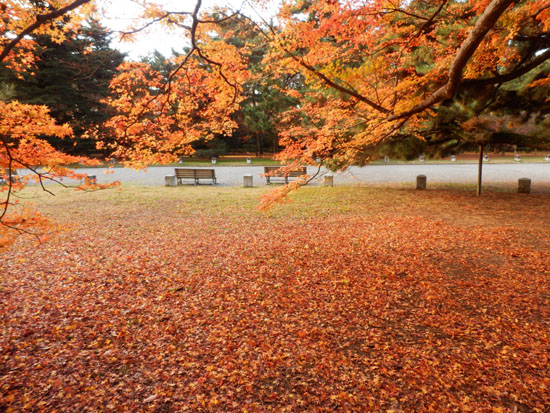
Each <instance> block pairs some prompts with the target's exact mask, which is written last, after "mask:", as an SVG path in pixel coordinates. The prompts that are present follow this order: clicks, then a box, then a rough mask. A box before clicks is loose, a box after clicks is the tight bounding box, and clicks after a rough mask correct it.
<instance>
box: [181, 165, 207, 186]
mask: <svg viewBox="0 0 550 413" xmlns="http://www.w3.org/2000/svg"><path fill="white" fill-rule="evenodd" d="M174 170H175V171H176V179H177V181H178V184H183V180H184V179H193V180H194V181H195V185H198V184H199V179H212V185H216V172H215V171H214V169H191V168H174Z"/></svg>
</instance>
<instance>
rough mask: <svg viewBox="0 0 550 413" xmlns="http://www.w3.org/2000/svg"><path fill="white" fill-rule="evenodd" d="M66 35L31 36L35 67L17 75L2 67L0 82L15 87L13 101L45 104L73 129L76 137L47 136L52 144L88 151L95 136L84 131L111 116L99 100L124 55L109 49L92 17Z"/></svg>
mask: <svg viewBox="0 0 550 413" xmlns="http://www.w3.org/2000/svg"><path fill="white" fill-rule="evenodd" d="M69 38H70V40H67V41H64V42H63V43H61V44H58V43H55V42H53V41H52V40H51V39H50V38H49V37H47V36H40V35H38V36H34V37H33V39H34V40H35V41H36V43H37V45H38V47H37V50H36V54H37V57H38V61H37V63H36V68H35V70H33V71H32V72H29V73H25V74H23V77H22V78H16V77H15V76H14V75H13V72H12V71H8V70H6V69H4V68H2V70H0V83H1V84H3V85H13V88H14V93H12V94H11V97H12V98H13V99H16V100H19V101H20V102H23V103H28V104H36V105H46V106H47V107H48V108H49V109H50V113H51V116H52V117H53V118H54V119H56V121H57V122H58V123H59V124H63V123H68V124H69V125H70V126H71V127H72V128H73V131H74V134H75V137H76V138H77V139H76V141H73V142H70V143H69V142H67V141H64V140H61V139H58V138H55V137H51V138H49V139H48V140H49V141H50V143H52V145H54V147H56V148H58V149H60V150H63V151H64V152H66V153H72V154H90V153H94V152H97V150H96V149H95V143H94V142H93V140H90V139H85V138H84V132H85V131H86V130H90V129H93V128H101V124H102V123H103V122H104V121H105V120H106V119H108V118H109V117H110V115H111V113H110V112H109V109H108V107H107V106H106V105H105V104H103V103H102V99H104V98H105V97H106V96H107V95H108V94H109V88H108V86H109V82H110V81H111V79H112V78H113V76H114V75H115V73H116V68H117V67H118V65H119V64H120V63H122V61H123V60H124V56H125V55H124V54H123V53H121V52H119V51H118V50H115V49H112V48H111V47H110V45H109V42H110V36H109V33H108V32H107V30H106V29H105V28H104V27H103V26H101V24H100V23H99V22H97V21H95V20H91V21H89V22H88V24H87V26H83V27H81V28H80V29H79V30H78V32H76V33H72V35H71V36H69ZM74 142H76V145H75V143H74Z"/></svg>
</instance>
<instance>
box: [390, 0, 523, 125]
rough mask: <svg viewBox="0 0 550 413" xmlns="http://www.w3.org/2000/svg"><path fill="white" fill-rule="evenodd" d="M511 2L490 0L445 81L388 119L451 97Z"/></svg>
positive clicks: (405, 114)
mask: <svg viewBox="0 0 550 413" xmlns="http://www.w3.org/2000/svg"><path fill="white" fill-rule="evenodd" d="M513 2H514V0H492V1H491V3H489V5H488V6H487V8H486V9H485V11H484V12H483V14H482V15H481V16H480V17H479V20H478V21H477V22H476V24H475V26H474V28H473V29H472V31H471V32H470V35H469V36H468V38H467V39H466V40H465V41H464V43H462V46H461V47H460V49H459V50H458V52H457V54H456V56H455V58H454V60H453V62H452V63H451V67H450V68H449V77H448V80H447V83H445V84H444V85H443V86H441V87H440V88H439V89H437V90H436V91H435V92H434V93H433V94H432V95H431V96H429V97H428V98H426V99H424V100H423V101H422V102H420V103H419V104H417V105H415V106H413V107H412V108H411V109H409V110H407V111H405V112H401V113H397V114H394V115H391V116H389V117H388V120H390V121H391V120H396V119H403V118H408V117H410V116H412V115H415V114H417V113H420V112H422V111H424V110H426V109H428V108H430V107H432V106H433V105H435V104H436V103H439V102H441V101H443V100H445V99H450V98H451V97H453V96H454V95H455V94H456V92H457V91H458V88H459V86H460V81H461V79H462V72H463V71H464V68H465V67H466V64H467V63H468V61H469V60H470V58H471V57H472V56H473V54H474V53H475V51H476V50H477V48H478V47H479V45H480V44H481V42H482V41H483V39H484V38H485V35H486V34H487V33H488V32H489V30H491V29H492V28H493V26H494V25H495V24H496V22H497V20H498V19H499V17H500V16H501V15H502V14H503V13H504V12H505V11H506V9H507V8H508V7H509V6H510V5H511V4H512V3H513Z"/></svg>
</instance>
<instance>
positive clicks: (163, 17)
mask: <svg viewBox="0 0 550 413" xmlns="http://www.w3.org/2000/svg"><path fill="white" fill-rule="evenodd" d="M172 14H178V15H190V14H191V13H189V12H187V11H179V12H177V11H168V12H166V13H165V14H163V15H162V16H160V17H157V18H156V19H153V20H151V21H149V22H147V23H146V24H144V25H143V26H141V27H139V28H137V29H134V30H127V31H119V33H120V34H121V35H122V37H124V36H128V35H131V34H136V33H139V32H141V31H143V30H145V29H146V28H147V27H149V26H152V25H153V24H155V23H158V22H159V21H161V20H164V19H166V18H167V17H170V16H171V15H172Z"/></svg>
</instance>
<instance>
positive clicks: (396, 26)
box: [269, 0, 550, 166]
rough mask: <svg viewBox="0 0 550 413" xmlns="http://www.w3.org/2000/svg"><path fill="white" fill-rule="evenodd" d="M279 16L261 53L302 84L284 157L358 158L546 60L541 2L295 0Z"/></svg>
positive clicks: (546, 25)
mask: <svg viewBox="0 0 550 413" xmlns="http://www.w3.org/2000/svg"><path fill="white" fill-rule="evenodd" d="M280 18H281V23H282V24H281V26H282V28H283V29H282V32H281V33H280V34H277V35H275V36H274V37H273V41H272V46H273V52H272V55H271V56H270V57H269V59H270V61H274V60H276V61H278V63H280V65H279V70H281V71H300V72H301V73H302V75H303V76H304V78H305V81H306V84H307V89H306V90H305V91H302V93H301V100H302V103H301V105H300V106H299V107H298V108H295V109H294V110H292V111H290V112H288V113H286V115H285V117H284V119H283V121H284V122H283V124H282V131H281V135H282V142H281V143H282V144H283V145H284V146H286V148H287V149H286V150H285V151H284V153H283V154H282V158H283V159H296V158H301V159H303V160H304V161H305V162H307V161H308V160H311V159H312V158H315V157H318V156H320V157H322V158H325V159H330V160H331V162H333V164H335V165H336V166H346V165H349V164H351V163H354V162H357V161H358V160H361V159H362V157H363V156H364V152H365V149H366V148H368V147H371V146H373V145H375V144H377V143H379V142H380V141H382V140H384V139H387V138H389V137H391V136H392V135H395V134H396V133H407V134H409V135H410V134H415V132H416V131H417V130H419V129H421V128H422V126H423V123H424V121H426V120H427V119H429V118H430V116H432V111H431V110H430V108H432V107H434V106H435V105H437V104H438V103H440V102H442V101H444V100H445V99H449V98H452V97H453V96H455V95H456V94H457V93H459V92H460V91H462V90H465V89H467V88H483V87H492V86H495V85H499V84H502V83H505V82H508V81H510V80H513V79H516V78H518V77H519V76H521V75H523V74H525V73H527V72H529V71H530V70H532V69H534V68H536V67H539V66H540V65H542V64H543V63H545V62H547V61H548V59H549V58H550V48H549V46H550V42H549V29H550V6H549V5H548V1H547V0H525V1H519V2H515V1H512V0H490V1H489V0H482V1H481V0H477V1H467V2H464V1H449V0H428V1H416V0H415V1H410V2H409V1H406V2H399V1H398V2H391V1H390V2H388V1H386V0H374V1H369V2H364V1H348V2H338V1H332V0H316V1H302V0H295V1H290V2H287V3H286V4H285V6H284V7H283V9H282V11H281V14H280ZM292 93H293V95H294V96H295V95H296V91H292Z"/></svg>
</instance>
